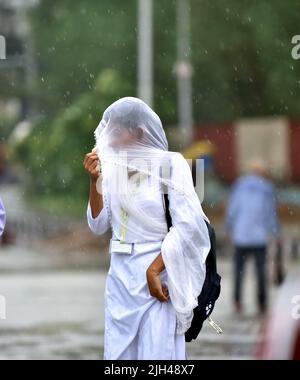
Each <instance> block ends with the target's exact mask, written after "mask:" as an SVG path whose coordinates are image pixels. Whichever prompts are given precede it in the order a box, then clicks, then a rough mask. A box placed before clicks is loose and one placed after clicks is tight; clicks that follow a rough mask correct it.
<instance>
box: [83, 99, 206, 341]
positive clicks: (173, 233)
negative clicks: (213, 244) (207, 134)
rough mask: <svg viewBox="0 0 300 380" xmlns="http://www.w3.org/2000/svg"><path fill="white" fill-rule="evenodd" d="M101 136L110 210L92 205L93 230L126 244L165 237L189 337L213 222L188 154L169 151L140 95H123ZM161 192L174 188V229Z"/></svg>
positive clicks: (171, 281)
mask: <svg viewBox="0 0 300 380" xmlns="http://www.w3.org/2000/svg"><path fill="white" fill-rule="evenodd" d="M95 138H96V144H95V149H96V152H97V153H98V155H99V157H100V161H101V169H102V175H103V182H102V194H103V200H104V209H103V210H102V212H101V214H100V215H99V216H98V217H97V218H92V216H91V210H90V205H88V211H87V212H88V220H89V225H90V228H91V229H92V230H94V232H95V233H98V234H101V233H104V232H105V231H107V229H108V228H109V225H111V226H112V230H113V237H114V238H115V239H118V240H123V241H126V242H135V243H137V242H151V241H162V244H161V253H162V257H163V260H164V263H165V267H166V272H167V275H168V289H169V294H170V299H171V302H172V305H173V307H174V309H175V311H176V316H177V324H176V326H177V333H178V334H183V333H184V332H185V331H186V330H187V329H188V328H189V326H190V324H191V320H192V317H193V308H194V307H195V306H196V305H197V296H198V295H199V294H200V292H201V289H202V286H203V282H204V278H205V260H206V257H207V254H208V252H209V249H210V241H209V235H208V231H207V227H206V224H205V219H206V220H207V221H208V219H207V217H206V215H205V214H204V212H203V210H202V207H201V203H200V201H199V199H198V197H197V195H196V193H195V190H194V187H193V181H192V176H191V171H190V167H189V165H188V164H187V162H186V161H185V159H184V158H183V156H182V155H181V154H179V153H175V152H169V151H168V143H167V139H166V135H165V132H164V130H163V127H162V123H161V121H160V119H159V117H158V116H157V114H156V113H155V112H154V111H153V110H152V109H151V108H150V107H148V106H147V105H146V104H145V103H144V102H143V101H141V100H140V99H137V98H132V97H128V98H123V99H120V100H118V101H117V102H115V103H113V104H112V105H111V106H110V107H108V108H107V110H106V111H105V112H104V114H103V118H102V120H101V122H100V124H99V126H98V127H97V129H96V130H95ZM137 185H138V186H137ZM137 188H139V191H137ZM162 189H167V191H168V197H169V202H170V214H171V217H172V223H173V227H172V228H171V229H170V231H169V232H168V231H167V227H166V220H165V213H164V209H163V202H162V199H163V197H162V193H161V191H162ZM120 210H121V211H122V212H120ZM124 213H125V215H126V220H124V219H123V217H124ZM122 226H123V227H124V228H122ZM119 227H120V228H119ZM124 229H125V230H126V234H125V235H124ZM122 230H123V233H122V232H120V231H122ZM124 236H125V238H124ZM124 239H125V240H124Z"/></svg>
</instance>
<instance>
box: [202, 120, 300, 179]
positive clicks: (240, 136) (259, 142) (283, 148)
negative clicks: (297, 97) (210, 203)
mask: <svg viewBox="0 0 300 380" xmlns="http://www.w3.org/2000/svg"><path fill="white" fill-rule="evenodd" d="M195 139H197V140H198V139H199V140H200V139H205V140H208V141H210V142H211V143H212V144H213V145H214V146H215V147H216V151H215V156H214V164H215V170H216V172H217V174H218V175H219V176H220V177H221V178H222V179H224V180H225V181H228V182H232V181H233V180H234V179H235V178H236V177H237V176H238V175H239V174H240V173H242V172H243V171H244V170H245V169H246V165H247V162H249V160H250V159H251V158H252V157H261V158H262V159H263V160H264V161H265V162H266V164H267V166H268V167H269V168H270V172H271V175H272V177H273V178H274V179H277V180H283V181H285V180H287V181H292V182H300V155H299V145H300V121H295V120H289V119H287V118H284V117H277V118H257V119H249V120H247V119H244V120H239V121H236V122H232V123H225V124H210V125H205V124H202V125H199V124H198V125H196V127H195Z"/></svg>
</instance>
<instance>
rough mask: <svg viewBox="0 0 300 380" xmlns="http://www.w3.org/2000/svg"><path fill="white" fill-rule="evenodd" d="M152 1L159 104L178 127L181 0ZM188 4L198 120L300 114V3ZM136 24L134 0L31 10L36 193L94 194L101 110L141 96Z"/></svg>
mask: <svg viewBox="0 0 300 380" xmlns="http://www.w3.org/2000/svg"><path fill="white" fill-rule="evenodd" d="M153 3H154V47H155V50H154V94H155V99H154V100H155V101H154V108H155V110H156V111H157V113H158V114H159V115H160V116H161V119H162V121H163V124H164V125H165V126H167V125H175V124H176V121H177V97H176V76H175V70H174V68H175V63H176V1H175V0H160V1H156V0H154V1H153ZM190 4H191V10H192V12H191V31H192V37H191V48H192V64H193V69H194V72H193V108H194V119H195V121H197V122H220V121H232V120H234V119H236V118H239V117H245V116H246V117H248V116H258V115H283V114H285V115H289V116H291V117H299V114H300V112H299V107H298V96H297V95H298V93H299V77H300V75H299V74H300V61H295V60H293V59H292V57H291V49H292V44H291V38H292V36H293V35H295V34H299V30H298V29H297V27H298V21H299V17H300V3H299V2H298V1H297V0H289V1H287V2H283V1H281V0H272V2H271V1H266V0H263V1H252V0H239V1H238V0H228V1H226V2H225V1H212V0H190ZM136 21H137V1H136V0H126V1H124V0H101V1H99V0H89V1H88V2H84V1H82V0H65V1H58V0H41V2H40V4H39V6H38V7H36V8H35V9H34V10H33V12H32V14H31V24H32V32H33V36H34V45H35V48H36V59H37V63H38V68H39V83H38V85H37V87H36V92H35V97H36V100H37V102H38V105H39V110H40V112H41V114H42V116H43V118H42V120H41V121H40V122H39V123H37V125H36V126H35V128H34V129H33V131H32V133H31V135H30V136H29V137H28V138H27V139H26V140H25V141H23V142H22V144H20V145H19V147H18V149H17V155H18V157H19V158H20V159H21V160H22V162H23V163H24V165H25V167H26V168H27V171H28V173H29V174H30V175H31V177H29V181H28V183H29V190H30V192H31V193H32V194H35V193H41V194H47V196H51V195H55V196H57V195H58V194H61V195H65V194H71V196H73V197H78V198H81V199H86V196H87V190H88V186H87V177H86V175H85V173H84V171H83V169H82V160H83V156H84V154H85V153H86V152H87V151H89V150H90V149H91V148H92V146H93V143H94V141H93V131H94V129H95V127H96V126H97V124H98V122H99V120H100V118H101V115H102V112H103V111H104V109H105V107H106V106H108V105H109V104H110V103H111V102H113V101H114V100H116V99H118V98H120V97H122V96H128V95H131V96H135V95H136V71H137V64H136V60H137V54H136V49H137V44H136V39H137V22H136ZM99 73H100V76H99ZM97 78H98V79H97ZM95 83H96V86H95Z"/></svg>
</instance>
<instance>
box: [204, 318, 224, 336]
mask: <svg viewBox="0 0 300 380" xmlns="http://www.w3.org/2000/svg"><path fill="white" fill-rule="evenodd" d="M207 321H208V323H209V324H210V326H211V327H212V328H213V329H214V330H215V331H216V332H217V333H218V334H222V332H223V330H222V329H221V327H220V326H219V325H218V324H217V323H216V322H214V321H213V320H212V319H211V317H208V319H207Z"/></svg>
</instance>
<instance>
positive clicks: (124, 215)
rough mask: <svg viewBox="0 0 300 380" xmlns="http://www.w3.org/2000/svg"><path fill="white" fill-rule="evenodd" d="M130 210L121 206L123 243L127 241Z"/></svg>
mask: <svg viewBox="0 0 300 380" xmlns="http://www.w3.org/2000/svg"><path fill="white" fill-rule="evenodd" d="M127 222H128V212H127V211H126V210H124V209H123V207H121V239H120V241H121V243H125V237H126V232H127Z"/></svg>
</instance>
